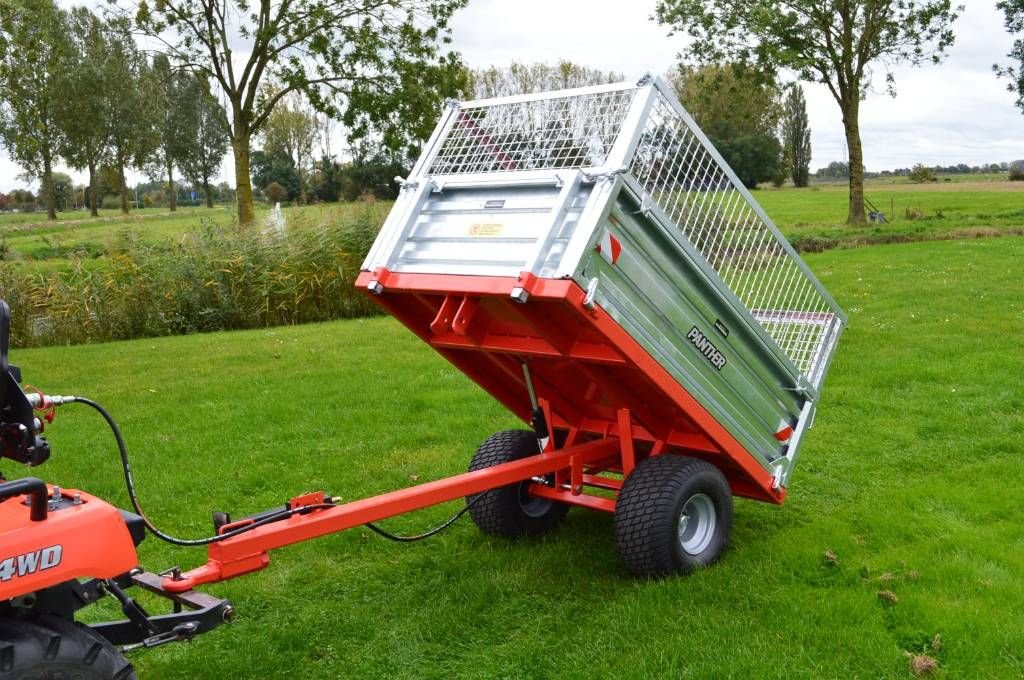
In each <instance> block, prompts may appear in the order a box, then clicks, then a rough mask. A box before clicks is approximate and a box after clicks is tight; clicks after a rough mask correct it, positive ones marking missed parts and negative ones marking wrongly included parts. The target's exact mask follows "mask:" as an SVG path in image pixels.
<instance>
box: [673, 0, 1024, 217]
mask: <svg viewBox="0 0 1024 680" xmlns="http://www.w3.org/2000/svg"><path fill="white" fill-rule="evenodd" d="M1014 1H1016V0H1014ZM960 10H961V8H960V7H957V8H953V6H952V4H951V0H658V4H657V9H656V14H657V19H658V21H660V22H661V23H663V24H668V25H670V26H672V27H673V28H674V29H675V30H679V31H682V32H684V33H686V34H687V35H688V36H689V37H690V38H691V40H690V42H689V44H688V46H687V48H686V51H685V53H684V54H685V55H686V56H687V57H688V58H690V59H693V60H696V61H697V62H700V63H715V62H722V61H727V60H736V61H739V62H741V63H743V64H746V65H748V66H750V67H752V68H755V69H757V70H758V71H761V72H764V73H776V72H777V71H778V69H779V68H788V69H791V70H793V71H795V72H796V73H797V74H798V76H799V77H800V78H801V79H802V80H806V81H810V82H819V83H823V84H824V85H825V86H826V87H828V89H829V91H830V92H831V93H832V96H833V98H834V99H835V100H836V103H837V104H838V105H839V108H840V110H841V112H842V116H843V127H844V128H845V131H846V142H847V146H848V147H849V165H850V196H849V199H850V200H849V213H848V216H847V221H848V222H849V223H850V224H864V223H865V222H866V215H865V212H864V153H863V148H862V146H861V139H860V103H861V101H862V100H863V98H864V97H865V96H866V94H867V90H868V86H869V85H870V83H871V79H872V76H873V69H874V68H876V66H880V67H881V68H883V69H885V70H886V81H887V83H888V90H889V92H890V94H894V93H895V89H894V83H893V76H892V72H891V71H890V70H889V69H890V68H891V67H892V66H893V65H895V64H897V63H909V64H912V65H914V66H918V65H920V64H923V63H925V62H935V63H937V62H939V61H941V59H942V57H943V56H944V55H945V51H946V49H947V48H948V47H949V46H950V45H952V44H953V38H954V36H953V30H952V25H953V23H954V22H955V21H956V19H957V17H958V13H959V11H960Z"/></svg>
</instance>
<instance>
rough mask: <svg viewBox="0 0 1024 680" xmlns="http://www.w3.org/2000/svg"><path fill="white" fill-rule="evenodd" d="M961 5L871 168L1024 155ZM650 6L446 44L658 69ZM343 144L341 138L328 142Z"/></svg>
mask: <svg viewBox="0 0 1024 680" xmlns="http://www.w3.org/2000/svg"><path fill="white" fill-rule="evenodd" d="M962 2H963V4H965V5H966V10H965V12H964V14H963V16H962V17H961V18H960V20H959V22H958V23H957V26H956V32H957V43H956V45H955V46H954V47H953V48H952V49H951V50H950V51H949V55H948V57H947V59H946V61H945V62H944V63H943V64H941V65H940V66H928V67H924V68H919V69H913V68H905V67H899V68H897V69H895V71H894V73H895V76H896V85H897V90H898V96H897V97H896V98H895V99H893V98H890V97H889V96H888V95H886V94H885V93H884V91H883V89H884V88H883V87H882V83H881V78H880V77H879V78H878V81H879V83H878V86H877V88H876V90H877V91H875V92H872V93H871V94H870V95H869V96H868V99H867V100H866V101H865V102H864V104H863V106H862V109H861V134H862V138H863V141H864V157H865V165H866V166H867V168H868V169H869V170H883V169H890V168H895V167H909V166H911V165H913V164H914V163H919V162H920V163H925V164H928V165H938V164H941V165H950V164H955V163H961V162H963V163H968V164H970V165H977V164H981V163H991V162H1003V161H1012V160H1016V159H1024V114H1022V113H1021V111H1020V110H1019V109H1017V108H1015V107H1014V105H1013V101H1014V97H1013V95H1012V94H1011V93H1009V92H1007V91H1006V89H1005V86H1004V83H1003V82H1001V81H999V80H997V79H996V77H995V76H994V75H993V73H992V64H994V63H996V62H1001V61H1005V55H1006V53H1007V52H1008V51H1009V49H1010V45H1011V42H1012V41H1011V39H1010V36H1008V35H1007V33H1006V31H1005V30H1004V29H1003V26H1002V22H1001V19H1000V14H999V13H998V12H997V11H996V9H995V0H962ZM64 4H68V3H64ZM654 5H655V0H628V1H625V0H616V1H615V2H611V1H609V0H470V2H469V6H468V7H467V8H466V9H464V10H462V11H461V12H460V14H459V15H457V17H456V20H455V23H454V45H453V46H454V48H455V49H457V50H459V51H460V52H462V54H463V58H464V59H465V61H466V63H468V64H469V65H471V66H474V67H476V66H487V65H491V64H497V65H507V64H508V63H509V62H511V61H512V60H517V61H521V62H534V61H547V62H554V61H557V60H558V59H569V60H571V61H575V62H578V63H581V64H585V65H588V66H593V67H598V68H601V69H603V70H615V71H620V72H623V73H625V74H626V76H627V77H629V78H639V77H640V76H641V75H643V74H644V73H646V72H653V73H658V74H663V73H665V72H667V71H668V70H669V69H670V68H671V66H672V64H673V63H674V62H675V59H676V55H677V54H678V52H679V51H680V49H681V48H682V47H683V46H684V43H683V38H681V37H680V36H671V37H670V36H669V35H668V31H667V29H666V28H665V27H662V26H658V25H657V24H656V23H655V22H654V21H652V20H651V19H650V17H651V15H652V14H653V13H654ZM805 90H806V93H807V99H808V113H809V115H810V122H811V129H812V139H811V141H812V145H813V154H814V155H813V161H812V168H817V167H820V166H823V165H827V164H828V163H829V162H830V161H835V160H845V158H846V144H845V141H844V137H843V129H842V123H841V119H840V116H839V111H838V108H837V106H836V104H835V102H834V101H833V100H832V97H831V95H830V94H829V93H828V92H827V90H826V89H825V88H824V87H823V86H819V85H807V86H805ZM339 134H341V132H340V131H339ZM341 146H342V144H341V143H340V140H339V141H338V142H336V143H335V144H334V147H335V148H340V147H341ZM19 173H20V170H19V169H18V168H17V166H16V165H14V164H13V163H12V162H11V161H10V160H9V159H8V158H7V156H6V154H5V153H4V152H3V151H2V150H0V191H8V190H10V189H12V188H15V187H21V186H25V185H26V182H24V181H22V180H19V179H17V175H18V174H19ZM231 173H232V168H231V166H230V159H227V160H226V162H225V167H224V168H223V169H222V175H221V178H222V179H227V180H228V181H233V178H232V176H231ZM71 174H72V175H73V176H74V177H75V178H76V180H79V181H81V180H82V179H83V177H82V175H81V174H80V173H74V172H72V173H71ZM135 179H141V177H140V176H138V175H133V176H132V177H131V178H130V181H134V180H135ZM31 184H34V182H33V183H31Z"/></svg>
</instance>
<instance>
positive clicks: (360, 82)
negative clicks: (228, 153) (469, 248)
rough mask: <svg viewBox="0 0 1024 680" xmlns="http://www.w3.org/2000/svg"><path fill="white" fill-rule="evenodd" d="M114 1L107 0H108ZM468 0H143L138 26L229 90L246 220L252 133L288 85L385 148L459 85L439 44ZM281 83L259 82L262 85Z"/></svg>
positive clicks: (418, 126) (245, 220)
mask: <svg viewBox="0 0 1024 680" xmlns="http://www.w3.org/2000/svg"><path fill="white" fill-rule="evenodd" d="M114 2H115V4H117V0H114ZM465 3H466V0H261V2H259V3H252V4H250V2H248V0H158V1H157V2H154V3H153V4H152V6H151V5H150V4H148V3H147V2H146V0H142V1H141V2H139V3H138V5H135V4H134V3H132V4H131V5H129V0H124V3H123V4H124V6H125V7H126V9H122V10H121V12H122V15H124V16H127V15H128V13H130V12H133V13H134V17H133V18H134V20H135V23H136V26H137V27H138V28H139V29H140V30H141V31H142V32H143V33H145V34H147V35H148V36H150V37H151V38H152V39H155V40H157V41H160V42H162V43H163V46H164V47H163V49H164V50H165V51H166V52H167V53H168V55H169V56H171V58H172V59H173V60H174V61H176V62H177V63H178V64H180V65H182V66H185V67H187V68H190V69H191V70H192V71H193V72H194V73H195V74H196V75H197V76H200V77H202V78H207V79H209V80H210V81H212V82H215V83H217V84H218V85H219V86H220V88H221V90H223V93H224V96H225V98H226V99H227V102H228V107H229V111H228V112H227V119H226V120H225V124H226V126H227V127H229V128H230V130H231V146H232V150H233V152H234V157H235V179H236V183H237V193H238V218H239V222H240V223H241V224H250V223H252V222H253V220H254V217H255V215H254V213H253V202H252V185H251V184H250V178H249V169H250V168H249V164H250V158H249V156H250V154H249V151H250V143H251V140H252V137H253V135H255V134H257V133H259V132H260V131H261V130H262V129H263V127H264V126H265V125H266V122H267V119H268V118H269V116H270V114H271V113H272V112H273V111H274V109H275V107H276V106H277V104H278V102H280V101H281V99H283V98H284V97H286V96H288V95H289V94H290V93H292V92H300V93H302V94H304V95H305V96H306V98H307V99H308V100H309V102H310V103H311V104H312V106H313V107H314V108H316V109H317V110H319V111H324V112H327V113H329V114H331V115H335V116H336V115H339V114H342V113H343V114H344V115H343V116H342V118H343V120H344V122H345V124H346V126H347V127H348V128H349V130H351V131H352V134H354V135H357V136H358V135H365V134H366V133H368V132H369V131H370V129H378V130H379V131H380V133H381V135H382V137H383V139H384V141H385V143H386V144H388V145H389V146H390V147H392V148H399V147H402V146H406V147H409V146H412V145H415V143H416V140H419V139H423V138H425V137H426V136H427V135H428V134H429V132H430V129H431V127H432V124H433V121H434V120H435V118H436V114H437V110H438V108H439V106H440V103H441V101H442V100H443V99H444V98H445V97H447V96H452V95H455V94H457V93H459V92H460V90H461V89H462V88H464V87H465V81H466V75H465V69H464V68H463V67H462V65H461V63H460V62H459V59H458V57H457V55H455V54H454V53H448V54H441V50H440V47H441V44H442V43H446V42H448V40H449V38H448V28H447V27H448V22H449V20H450V18H451V16H452V14H453V13H454V12H455V10H457V9H458V8H460V7H462V6H463V5H464V4H465ZM268 82H273V83H275V84H277V85H279V87H278V88H277V89H276V91H275V92H274V93H273V94H269V95H268V94H267V91H266V88H265V87H264V85H265V84H266V83H268Z"/></svg>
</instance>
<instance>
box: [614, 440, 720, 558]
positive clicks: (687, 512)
mask: <svg viewBox="0 0 1024 680" xmlns="http://www.w3.org/2000/svg"><path fill="white" fill-rule="evenodd" d="M731 529H732V492H731V491H730V490H729V483H728V482H727V481H726V480H725V476H724V475H723V474H722V473H721V471H719V469H718V468H716V467H715V466H714V465H712V464H710V463H708V462H705V461H703V460H697V459H696V458H687V457H685V456H676V455H662V456H654V457H651V458H647V459H646V460H644V461H642V462H640V463H639V464H638V465H637V466H636V468H634V469H633V472H632V473H630V474H629V476H628V477H626V481H625V482H624V483H623V485H622V490H621V492H620V493H619V497H618V500H617V501H616V504H615V541H616V543H617V544H618V547H619V555H621V557H622V561H623V562H625V564H626V568H627V569H629V570H630V571H631V572H632V573H633V574H634V575H635V576H639V577H641V578H659V577H663V576H669V575H671V574H676V573H689V572H691V571H693V570H694V569H698V568H700V567H705V566H707V565H709V564H712V563H713V562H715V561H716V560H717V559H718V558H719V557H720V556H721V554H722V552H723V551H724V550H725V548H726V546H727V545H728V543H729V532H730V531H731Z"/></svg>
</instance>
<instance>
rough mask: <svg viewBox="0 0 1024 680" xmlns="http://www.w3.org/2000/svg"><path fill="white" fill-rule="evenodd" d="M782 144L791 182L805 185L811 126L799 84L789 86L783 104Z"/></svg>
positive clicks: (809, 163)
mask: <svg viewBox="0 0 1024 680" xmlns="http://www.w3.org/2000/svg"><path fill="white" fill-rule="evenodd" d="M783 107H784V109H783V115H782V146H783V149H784V151H785V154H786V160H787V161H788V164H789V172H790V177H792V178H793V184H794V185H796V186H798V187H806V186H807V184H808V182H809V179H810V176H811V127H810V124H809V121H808V119H807V101H806V100H805V99H804V90H803V88H802V87H800V85H799V84H797V83H793V84H792V85H790V86H789V93H788V94H787V95H786V101H785V103H784V105H783Z"/></svg>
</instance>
